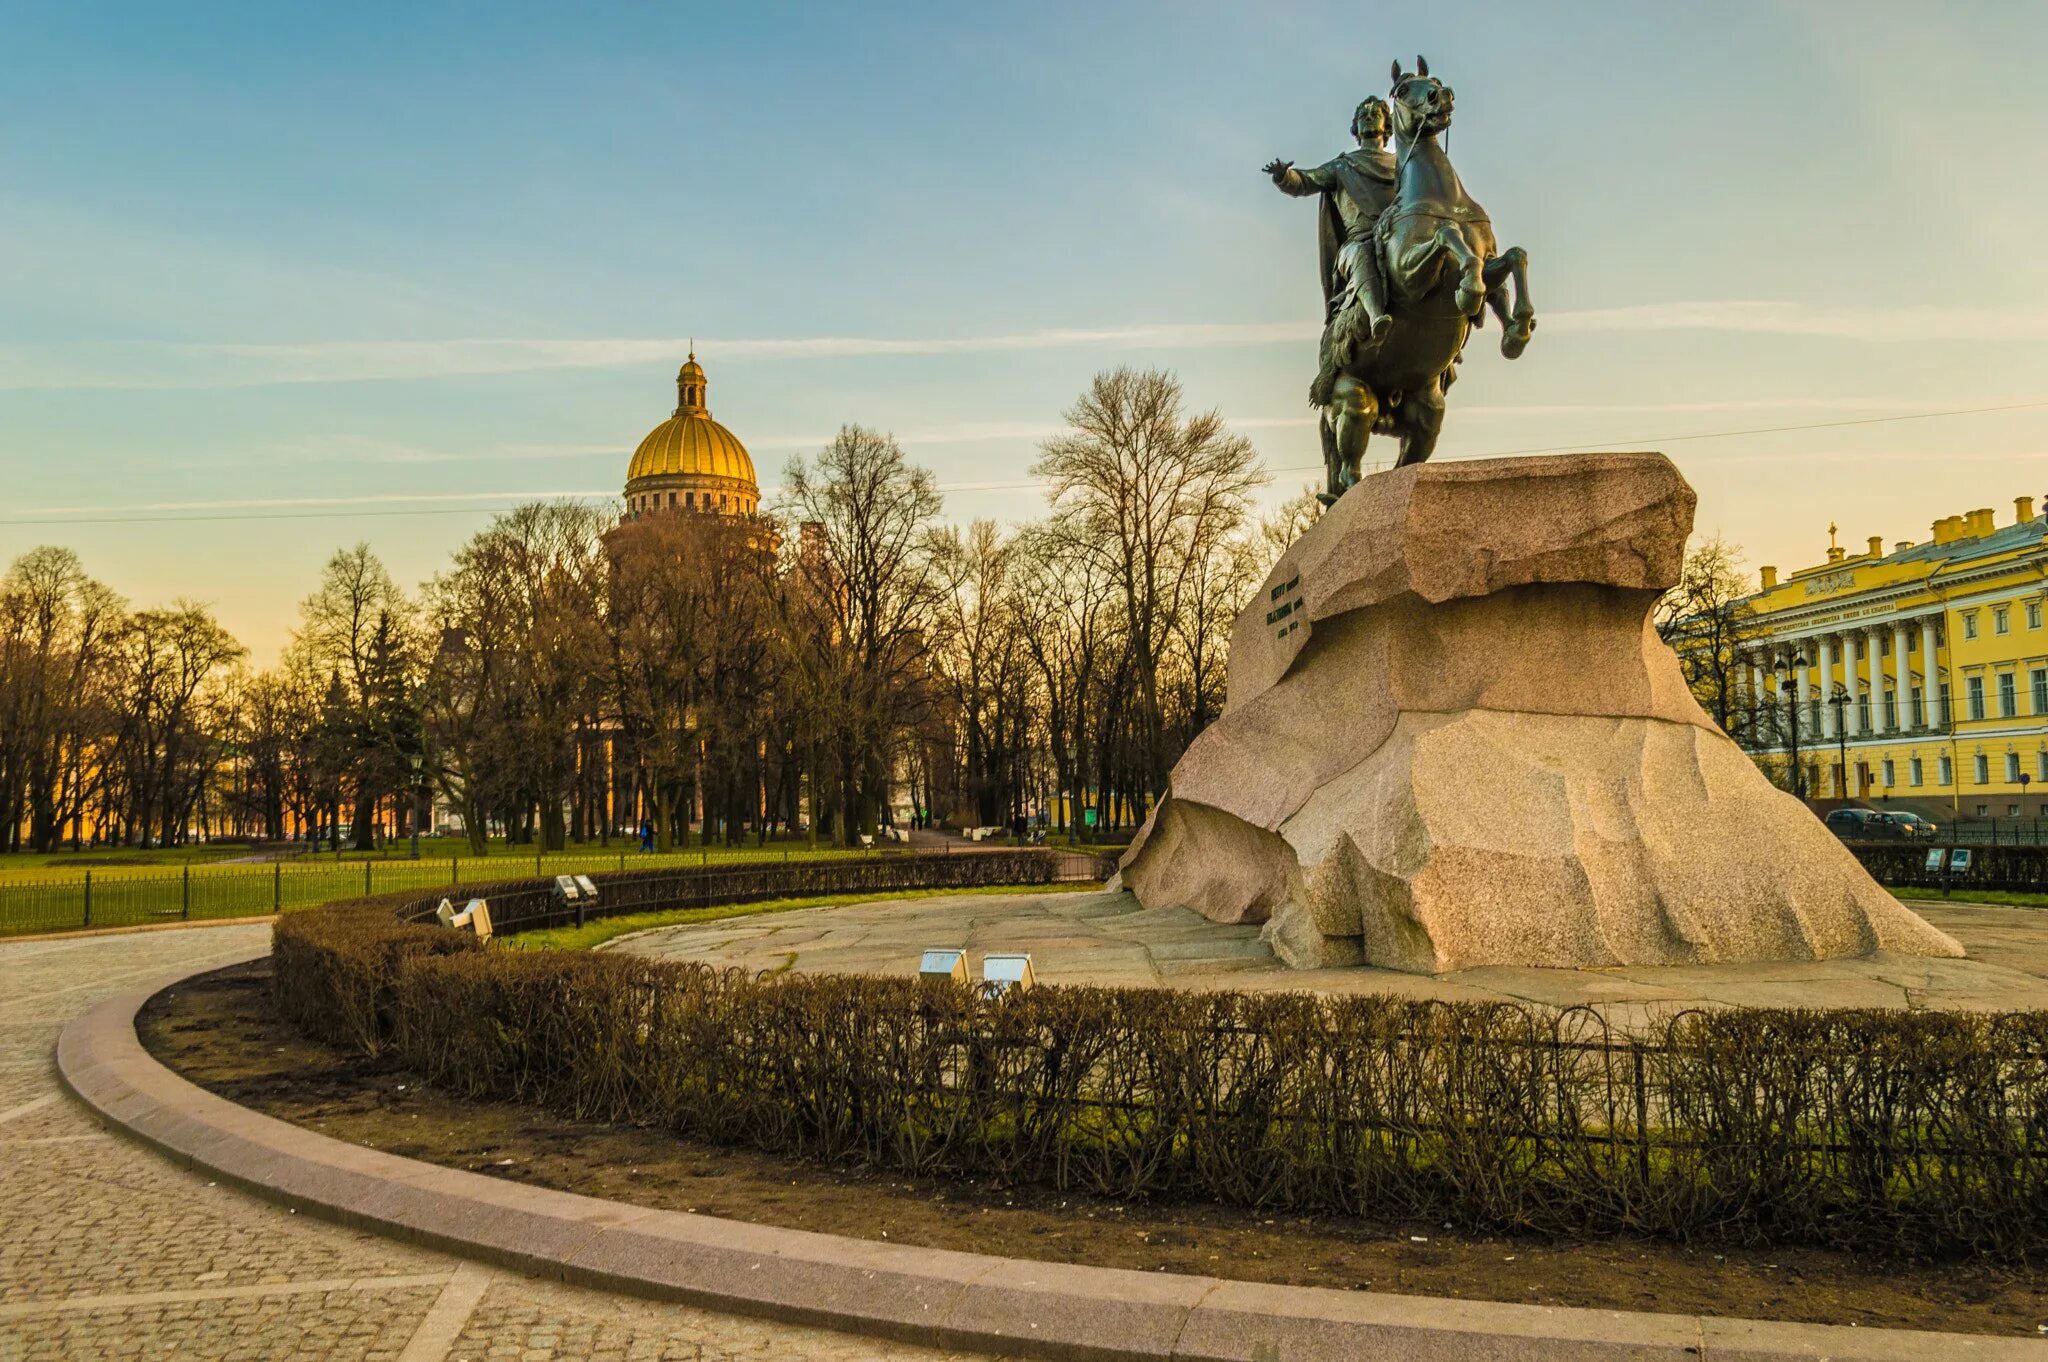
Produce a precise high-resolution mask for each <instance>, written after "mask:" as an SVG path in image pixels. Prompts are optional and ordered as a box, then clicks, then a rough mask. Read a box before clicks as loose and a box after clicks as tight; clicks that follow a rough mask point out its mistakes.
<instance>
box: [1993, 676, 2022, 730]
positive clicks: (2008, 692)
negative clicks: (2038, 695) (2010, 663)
mask: <svg viewBox="0 0 2048 1362" xmlns="http://www.w3.org/2000/svg"><path fill="white" fill-rule="evenodd" d="M2018 685H2019V676H2018V675H2017V674H2016V673H2014V672H2000V673H1999V674H1998V717H1999V718H2001V719H2010V718H2012V716H2013V715H2015V714H2018V713H2019V712H2020V702H2019V695H2018V690H2017V688H2018Z"/></svg>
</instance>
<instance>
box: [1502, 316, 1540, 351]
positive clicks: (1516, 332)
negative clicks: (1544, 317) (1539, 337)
mask: <svg viewBox="0 0 2048 1362" xmlns="http://www.w3.org/2000/svg"><path fill="white" fill-rule="evenodd" d="M1535 329H1536V318H1535V317H1534V316H1532V315H1530V314H1529V313H1526V312H1525V313H1522V314H1521V315H1519V316H1517V317H1516V318H1515V319H1514V322H1513V323H1512V324H1511V325H1509V327H1508V329H1507V333H1506V334H1505V335H1503V336H1502V337H1501V338H1500V352H1501V354H1502V355H1504V356H1506V357H1507V358H1508V359H1520V358H1521V357H1522V352H1523V351H1524V350H1526V349H1528V348H1529V333H1530V332H1532V331H1534V330H1535Z"/></svg>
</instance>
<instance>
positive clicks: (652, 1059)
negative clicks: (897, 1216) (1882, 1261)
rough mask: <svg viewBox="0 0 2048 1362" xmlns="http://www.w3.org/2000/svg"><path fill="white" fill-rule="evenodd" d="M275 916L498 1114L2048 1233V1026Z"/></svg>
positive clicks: (302, 955)
mask: <svg viewBox="0 0 2048 1362" xmlns="http://www.w3.org/2000/svg"><path fill="white" fill-rule="evenodd" d="M391 913H392V908H391V906H390V905H389V904H388V903H387V904H383V905H376V904H370V903H362V904H352V905H342V906H338V907H335V908H330V909H325V910H317V911H314V912H311V913H302V914H296V915H292V916H289V917H286V918H284V919H282V920H281V921H280V922H279V923H278V925H277V942H278V949H277V961H276V971H277V974H276V977H277V988H278V996H279V1001H280V1004H281V1006H282V1007H283V1008H284V1010H285V1013H286V1015H287V1016H289V1017H290V1018H291V1019H292V1020H293V1021H295V1022H296V1023H298V1024H299V1025H300V1026H301V1027H302V1028H303V1029H305V1030H306V1031H307V1032H308V1033H310V1034H312V1035H314V1036H317V1037H319V1038H321V1039H324V1040H327V1041H330V1042H334V1043H338V1044H343V1045H352V1046H357V1047H360V1048H363V1049H369V1050H377V1049H382V1048H386V1047H388V1048H389V1049H390V1050H391V1051H392V1052H393V1053H394V1054H395V1055H396V1057H397V1058H399V1059H400V1060H401V1061H402V1062H403V1063H405V1064H406V1065H408V1066H410V1067H412V1068H414V1069H415V1070H417V1071H418V1072H419V1073H420V1074H421V1076H422V1077H423V1078H425V1079H426V1080H427V1081H429V1082H432V1083H435V1084H437V1085H440V1086H443V1087H445V1088H449V1089H452V1090H454V1091H457V1092H460V1093H463V1094H466V1095H469V1096H473V1097H481V1098H494V1099H511V1100H520V1101H531V1102H538V1103H542V1104H545V1105H547V1106H549V1107H551V1108H554V1109H556V1110H559V1111H561V1112H564V1113H567V1114H569V1115H572V1116H575V1117H579V1118H585V1119H596V1120H604V1121H615V1122H631V1123H640V1124H647V1125H651V1126H656V1127H660V1128H664V1129H669V1130H673V1131H675V1132H677V1133H678V1134H680V1135H685V1136H689V1137H691V1138H696V1139H702V1140H707V1141H712V1142H717V1143H727V1144H739V1145H746V1146H750V1147H753V1148H757V1149H763V1150H770V1151H778V1152H784V1153H790V1154H797V1155H803V1156H807V1157H813V1158H819V1159H828V1160H859V1161H862V1162H864V1163H867V1164H870V1165H873V1166H875V1167H879V1168H886V1169H890V1170H892V1171H897V1172H902V1173H906V1174H938V1175H952V1176H961V1177H970V1178H990V1179H996V1180H1001V1181H1006V1182H1010V1183H1017V1184H1036V1185H1040V1186H1045V1187H1050V1188H1059V1189H1072V1190H1079V1191H1085V1192H1090V1193H1095V1194H1099V1195H1103V1196H1109V1197H1115V1198H1137V1197H1166V1198H1192V1199H1207V1200H1218V1201H1224V1202H1230V1203H1235V1204H1239V1205H1247V1206H1255V1207H1263V1208H1287V1209H1291V1210H1312V1211H1330V1212H1341V1213H1349V1214H1365V1215H1372V1216H1376V1217H1382V1218H1387V1217H1392V1218H1410V1217H1412V1218H1426V1219H1428V1220H1430V1221H1432V1222H1439V1223H1441V1222H1445V1221H1449V1222H1452V1223H1454V1224H1457V1225H1459V1226H1462V1227H1466V1228H1471V1229H1486V1230H1507V1229H1520V1230H1534V1231H1539V1232H1545V1233H1556V1234H1612V1233H1646V1234H1654V1235H1659V1236H1665V1237H1670V1238H1675V1239H1680V1240H1690V1239H1696V1238H1715V1239H1723V1240H1732V1241H1739V1242H1749V1243H1758V1244H1763V1243H1797V1244H1808V1245H1818V1246H1826V1247H1833V1248H1840V1249H1849V1250H1882V1251H1886V1252H1890V1253H1896V1254H1909V1255H1928V1256H1933V1255H1941V1256H1953V1255H1982V1256H1985V1257H1990V1258H1999V1259H2005V1260H2014V1261H2017V1260H2025V1259H2027V1258H2029V1257H2030V1256H2031V1257H2038V1256H2039V1255H2040V1254H2041V1252H2042V1250H2043V1248H2044V1246H2048V1013H2015V1014H2005V1015H1997V1016H1989V1015H1980V1014H1963V1013H1905V1012H1879V1011H1834V1012H1808V1011H1791V1010H1762V1009H1754V1010H1739V1011H1718V1012H1689V1013H1685V1014H1682V1015H1679V1016H1676V1017H1673V1018H1670V1019H1668V1020H1665V1021H1663V1022H1661V1023H1659V1024H1658V1025H1657V1026H1655V1027H1654V1028H1651V1029H1650V1031H1649V1032H1647V1033H1642V1034H1638V1035H1637V1036H1636V1037H1635V1038H1633V1039H1631V1038H1625V1037H1617V1036H1615V1035H1612V1034H1610V1033H1609V1032H1608V1031H1607V1030H1606V1028H1605V1027H1604V1026H1603V1025H1602V1024H1601V1022H1600V1021H1599V1019H1598V1018H1597V1017H1595V1016H1594V1015H1593V1014H1592V1013H1590V1012H1588V1011H1586V1010H1583V1009H1580V1010H1574V1011H1569V1012H1550V1011H1542V1010H1537V1009H1529V1008H1521V1007H1514V1006H1506V1005H1477V1004H1446V1003H1437V1002H1429V1003H1418V1002H1410V1001H1404V1000H1400V999H1397V998H1392V997H1385V996H1378V997H1346V998H1330V997H1317V996H1312V995H1306V994H1227V993H1194V992H1180V991H1173V990H1165V989H1096V988H1067V987H1051V986H1041V987H1039V988H1037V989H1035V990H1032V991H1030V992H1028V993H1023V994H1013V995H1011V996H1008V997H1003V998H990V997H986V996H983V995H982V994H980V993H979V992H977V991H974V990H968V989H960V988H958V987H955V986H952V985H950V984H947V983H945V982H943V981H929V980H919V979H908V978H886V979H885V978H873V977H865V976H831V975H809V974H801V973H794V972H792V973H786V974H780V975H776V976H772V977H754V976H750V975H747V974H745V973H742V972H738V971H729V970H728V971H721V970H715V969H711V968H708V967H704V966H696V965H689V964H680V963H674V962H663V961H653V960H645V959H639V958H635V957H632V956H626V955H616V954H610V953H599V954H581V953H555V952H546V953H541V952H531V953H522V952H519V951H516V950H515V951H505V950H483V949H479V948H477V947H476V946H475V943H474V941H473V940H472V939H471V938H468V937H467V936H464V935H459V934H456V933H452V932H445V931H442V930H441V929H439V928H422V927H412V926H406V925H402V924H400V923H398V922H397V921H395V920H394V919H393V917H392V916H391Z"/></svg>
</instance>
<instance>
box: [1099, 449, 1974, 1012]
mask: <svg viewBox="0 0 2048 1362" xmlns="http://www.w3.org/2000/svg"><path fill="white" fill-rule="evenodd" d="M1693 504H1694V497H1693V492H1692V489H1691V488H1690V487H1688V486H1687V485H1686V483H1685V480H1684V479H1683V478H1681V477H1680V476H1679V474H1678V471H1677V469H1675V468H1673V467H1672V465H1671V463H1670V461H1669V460H1667V459H1665V458H1664V457H1663V456H1662V455H1659V454H1588V455H1569V456H1565V457H1559V458H1540V459H1538V458H1525V459H1486V460H1476V461H1471V462H1463V463H1448V464H1419V465H1414V466H1411V467H1408V468H1403V469H1396V470H1394V471H1392V472H1388V473H1382V474H1379V475H1377V476H1375V477H1372V478H1369V479H1367V480H1365V481H1364V482H1362V483H1360V484H1359V485H1358V486H1357V487H1355V488H1354V489H1352V490H1351V491H1350V492H1349V493H1347V494H1346V495H1345V496H1343V497H1342V498H1341V499H1340V500H1339V501H1338V502H1337V504H1336V505H1335V506H1333V507H1331V508H1330V510H1329V511H1328V512H1327V513H1326V514H1325V515H1324V516H1323V518H1322V519H1321V520H1320V521H1319V522H1318V523H1317V524H1316V525H1315V526H1314V527H1313V528H1312V529H1310V530H1309V531H1308V533H1307V534H1305V535H1303V536H1302V537H1301V539H1300V540H1298V541H1297V542H1296V543H1295V544H1294V545H1293V546H1292V547H1291V548H1289V549H1288V551H1287V552H1286V554H1285V555H1283V556H1282V558H1281V560H1280V563H1279V565H1278V566H1277V567H1275V568H1274V569H1273V572H1272V574H1271V575H1270V576H1269V577H1268V578H1267V580H1266V583H1265V587H1264V589H1263V590H1261V592H1260V593H1259V596H1258V598H1257V599H1256V600H1255V601H1254V602H1253V603H1252V605H1251V606H1250V607H1249V608H1247V609H1246V610H1245V612H1244V613H1243V614H1242V615H1240V616H1239V617H1238V620H1237V622H1236V625H1235V628H1234V630H1233V632H1232V634H1231V649H1230V703H1229V707H1228V709H1227V711H1226V712H1225V714H1224V715H1223V717H1222V718H1221V719H1220V720H1218V721H1217V722H1216V723H1215V724H1213V725H1211V726H1210V728H1209V729H1208V730H1207V731H1205V732H1204V733H1203V734H1202V735H1201V736H1200V737H1199V738H1197V739H1196V740H1195V741H1194V743H1193V744H1191V745H1190V746H1189V748H1188V750H1187V753H1186V755H1185V756H1183V757H1182V758H1181V761H1180V763H1179V765H1177V766H1176V767H1175V768H1174V771H1173V780H1172V793H1171V794H1170V796H1169V797H1168V798H1167V799H1165V800H1164V801H1162V802H1161V803H1160V805H1159V807H1158V808H1157V809H1156V810H1155V812H1154V814H1153V817H1152V818H1151V820H1150V821H1149V822H1148V823H1147V824H1146V826H1145V827H1144V829H1143V830H1142V831H1141V832H1140V833H1139V835H1138V838H1137V840H1136V841H1134V842H1133V843H1132V846H1131V849H1130V851H1129V852H1127V853H1126V855H1125V856H1124V859H1123V864H1122V867H1121V869H1120V871H1119V876H1118V881H1119V882H1120V883H1121V884H1122V886H1123V887H1125V888H1127V889H1129V890H1131V891H1132V892H1133V893H1135V894H1136V895H1137V897H1138V899H1139V900H1140V901H1141V902H1142V903H1143V904H1144V905H1145V906H1147V907H1149V908H1163V907H1187V908H1192V909H1195V910H1196V911H1198V912H1200V913H1202V914H1204V915H1206V916H1207V917H1209V918H1212V919H1214V920H1216V921H1219V922H1233V923H1264V924H1265V928H1264V934H1265V936H1266V938H1267V940H1268V941H1270V942H1271V943H1272V945H1273V947H1274V949H1275V951H1276V952H1277V953H1278V954H1279V955H1280V957H1281V958H1282V959H1284V960H1286V961H1287V962H1288V963H1289V964H1291V965H1294V966H1297V967H1301V968H1323V967H1328V966H1332V965H1347V964H1348V965H1358V964H1371V965H1379V966H1386V967H1391V968H1394V969H1401V970H1409V971H1413V972H1417V973H1426V974H1441V973H1447V972H1450V971H1453V970H1460V969H1467V968H1471V967H1474V966H1480V965H1552V966H1569V967H1586V966H1612V965H1678V964H1703V963H1712V962H1717V961H1729V962H1733V961H1765V960H1819V959H1828V958H1833V957H1838V956H1854V955H1864V954H1868V953H1870V952H1873V951H1879V950H1885V951H1894V952H1901V953H1908V954H1917V955H1931V956H1960V955H1962V953H1963V951H1962V947H1960V946H1959V945H1957V944H1956V943H1955V941H1953V940H1952V939H1950V938H1949V937H1948V936H1946V935H1944V934H1943V933H1941V932H1939V931H1936V930H1935V929H1934V928H1933V927H1930V926H1929V925H1927V923H1925V922H1923V921H1922V920H1921V919H1920V918H1918V917H1916V916H1914V915H1913V914H1912V913H1910V912H1908V911H1906V910H1905V909H1904V908H1902V907H1901V906H1900V905H1899V903H1898V901H1897V900H1895V899H1894V898H1893V897H1892V896H1891V895H1890V894H1888V893H1886V892H1885V890H1884V889H1883V888H1881V887H1880V886H1879V885H1878V884H1877V883H1876V882H1875V881H1873V880H1872V879H1871V878H1870V876H1869V875H1868V874H1866V873H1865V872H1864V870H1863V868H1862V867H1861V866H1860V865H1859V864H1858V863H1857V861H1856V858H1855V857H1854V856H1853V855H1852V854H1851V853H1850V852H1849V851H1848V850H1847V849H1846V848H1844V847H1843V846H1842V845H1841V843H1839V842H1838V841H1837V840H1836V839H1835V838H1834V837H1833V836H1832V835H1831V834H1830V833H1829V832H1828V831H1827V830H1826V828H1824V827H1823V826H1822V825H1821V823H1820V821H1819V820H1818V819H1816V818H1815V817H1814V816H1813V815H1812V814H1811V813H1809V812H1807V811H1806V810H1805V809H1804V808H1802V807H1801V806H1800V804H1799V803H1798V801H1796V800H1795V799H1793V798H1792V797H1791V796H1790V795H1788V794H1785V793H1783V792H1782V791H1780V790H1778V789H1776V788H1774V787H1773V786H1772V785H1771V784H1770V782H1769V781H1767V780H1765V779H1764V777H1763V775H1762V774H1761V773H1760V772H1759V771H1758V770H1757V769H1756V767H1755V766H1754V765H1753V764H1752V763H1751V762H1750V760H1749V759H1748V758H1747V757H1746V756H1745V755H1744V754H1743V753H1742V752H1741V751H1740V750H1739V749H1737V747H1736V746H1735V744H1734V743H1733V742H1731V741H1730V740H1729V739H1728V738H1727V736H1726V735H1724V734H1723V733H1722V732H1721V730H1720V729H1719V728H1718V727H1717V726H1716V725H1715V724H1714V722H1713V720H1712V719H1711V718H1709V717H1708V716H1707V714H1706V713H1705V711H1703V710H1702V709H1701V708H1700V706H1699V705H1698V704H1697V703H1696V702H1695V701H1694V699H1693V697H1692V695H1691V693H1690V692H1689V690H1688V689H1687V687H1686V684H1685V681H1684V678H1683V677H1682V676H1681V675H1680V672H1679V666H1678V659H1677V657H1676V656H1675V655H1674V654H1673V653H1672V652H1671V650H1670V649H1669V648H1668V647H1666V646H1665V644H1664V643H1663V642H1662V641H1661V640H1660V639H1659V638H1658V637H1657V634H1656V632H1655V630H1654V629H1653V628H1652V626H1651V618H1650V616H1651V610H1652V608H1653V606H1654V605H1655V604H1656V601H1657V599H1658V597H1659V596H1660V595H1661V594H1662V593H1663V592H1664V591H1665V590H1666V589H1667V588H1669V587H1670V586H1671V585H1672V584H1673V583H1675V582H1676V581H1677V580H1678V575H1679V569H1680V565H1681V561H1682V558H1683V555H1684V551H1685V541H1686V536H1687V534H1688V533H1689V532H1690V531H1691V528H1692V516H1693Z"/></svg>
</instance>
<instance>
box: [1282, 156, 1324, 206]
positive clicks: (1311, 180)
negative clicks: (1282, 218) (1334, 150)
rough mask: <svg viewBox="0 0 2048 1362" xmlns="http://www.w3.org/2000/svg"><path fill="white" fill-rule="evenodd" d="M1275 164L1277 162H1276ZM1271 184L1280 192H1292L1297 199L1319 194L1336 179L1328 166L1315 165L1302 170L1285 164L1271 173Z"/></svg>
mask: <svg viewBox="0 0 2048 1362" xmlns="http://www.w3.org/2000/svg"><path fill="white" fill-rule="evenodd" d="M1275 164H1279V163H1277V162H1276V163H1275ZM1273 184H1274V186H1275V187H1276V188H1278V189H1279V190H1280V192H1281V193H1283V194H1292V195H1293V196H1294V197H1296V198H1298V199H1299V198H1306V197H1307V196H1309V195H1310V194H1320V193H1322V192H1323V191H1324V190H1326V189H1329V188H1332V187H1333V186H1334V185H1335V184H1336V180H1335V178H1334V177H1333V176H1332V175H1331V174H1330V169H1329V167H1328V166H1317V167H1315V168H1314V169H1312V170H1303V169H1302V168H1301V167H1299V166H1287V167H1286V168H1285V169H1283V170H1281V171H1279V172H1278V173H1276V174H1274V175H1273Z"/></svg>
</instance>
